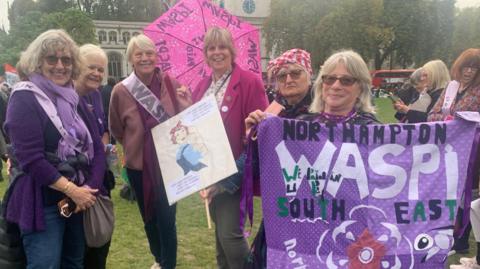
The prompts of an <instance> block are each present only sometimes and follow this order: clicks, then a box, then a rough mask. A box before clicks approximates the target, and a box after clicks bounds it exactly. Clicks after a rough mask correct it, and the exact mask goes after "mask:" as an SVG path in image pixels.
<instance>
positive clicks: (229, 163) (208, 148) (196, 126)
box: [152, 97, 237, 205]
mask: <svg viewBox="0 0 480 269" xmlns="http://www.w3.org/2000/svg"><path fill="white" fill-rule="evenodd" d="M152 136H153V141H154V144H155V152H156V153H157V159H158V162H159V165H160V170H161V172H162V176H163V183H164V185H165V190H166V192H167V198H168V203H169V204H170V205H172V204H174V203H176V202H177V201H179V200H180V199H182V198H185V197H187V196H188V195H190V194H192V193H195V192H198V191H200V190H202V189H204V188H206V187H208V186H210V185H212V184H214V183H216V182H218V181H220V180H222V179H224V178H226V177H228V176H230V175H232V174H234V173H236V172H237V166H236V165H235V160H234V158H233V154H232V150H231V149H230V144H229V142H228V138H227V133H226V132H225V128H224V126H223V122H222V118H221V116H220V111H219V110H218V107H217V103H216V102H215V99H214V98H213V97H208V98H204V99H202V100H201V101H199V102H198V103H196V104H194V105H192V106H191V107H189V108H187V109H186V110H184V111H182V112H181V113H179V114H178V115H176V116H174V117H172V118H170V119H168V120H167V121H165V122H163V123H161V124H159V125H158V126H156V127H154V128H153V129H152Z"/></svg>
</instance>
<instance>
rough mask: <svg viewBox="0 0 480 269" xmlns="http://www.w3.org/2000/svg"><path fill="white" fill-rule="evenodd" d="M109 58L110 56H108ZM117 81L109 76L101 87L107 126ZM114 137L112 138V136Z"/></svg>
mask: <svg viewBox="0 0 480 269" xmlns="http://www.w3.org/2000/svg"><path fill="white" fill-rule="evenodd" d="M107 60H108V58H107ZM115 84H117V82H116V81H115V78H114V77H108V79H107V84H105V85H104V86H103V87H101V89H100V93H101V95H102V105H103V112H104V113H105V120H106V124H105V127H107V126H108V111H109V110H110V97H111V96H112V90H113V86H115ZM110 139H112V138H110ZM109 143H112V144H115V143H114V141H111V140H110V141H109Z"/></svg>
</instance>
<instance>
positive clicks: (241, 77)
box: [192, 27, 268, 269]
mask: <svg viewBox="0 0 480 269" xmlns="http://www.w3.org/2000/svg"><path fill="white" fill-rule="evenodd" d="M235 55H236V53H235V47H234V44H233V40H232V35H231V33H230V32H229V31H228V30H227V29H224V28H219V27H212V28H210V29H208V31H207V33H206V34H205V38H204V43H203V56H204V58H205V62H207V64H208V66H209V67H210V68H211V69H212V74H211V75H210V76H208V77H206V78H205V79H203V80H202V81H200V83H199V84H198V86H197V87H196V89H195V91H194V92H193V96H192V98H193V101H194V102H197V101H199V100H200V99H202V98H205V97H207V96H213V97H215V99H216V101H217V104H218V107H219V109H220V113H221V116H222V120H223V123H224V125H225V131H226V133H227V137H228V140H229V142H230V147H231V149H232V153H233V157H234V158H235V160H236V161H237V167H239V168H240V169H239V171H242V167H243V162H244V158H243V157H242V158H241V156H244V155H241V154H242V152H243V149H244V139H245V125H244V120H245V118H246V117H247V116H248V113H250V112H252V111H255V110H256V109H261V110H263V109H265V108H266V107H267V105H268V100H267V96H266V95H265V90H264V87H263V83H262V81H261V80H260V79H259V78H258V77H256V75H255V74H253V73H251V72H249V71H246V70H243V69H242V68H240V67H239V66H238V65H237V64H235ZM241 179H242V173H241V172H239V173H237V174H235V175H233V176H231V177H229V178H227V179H224V180H222V181H220V182H218V183H217V184H214V185H212V186H210V187H208V188H207V189H205V190H204V191H202V192H201V193H200V195H201V197H202V198H203V199H207V200H208V201H209V202H210V203H209V205H210V212H211V216H212V219H213V221H214V222H215V243H216V250H217V266H218V268H221V269H226V268H230V269H235V268H241V267H242V266H243V263H244V259H245V258H246V256H247V255H248V250H249V248H248V243H247V240H246V239H245V237H244V235H243V232H242V231H241V229H240V194H241V192H240V190H239V188H240V184H241V183H240V182H241Z"/></svg>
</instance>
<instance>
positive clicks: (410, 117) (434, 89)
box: [393, 60, 450, 123]
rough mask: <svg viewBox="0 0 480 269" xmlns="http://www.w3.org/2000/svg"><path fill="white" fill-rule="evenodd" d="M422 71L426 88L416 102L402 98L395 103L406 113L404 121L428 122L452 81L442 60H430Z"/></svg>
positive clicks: (396, 107) (400, 110)
mask: <svg viewBox="0 0 480 269" xmlns="http://www.w3.org/2000/svg"><path fill="white" fill-rule="evenodd" d="M422 72H423V73H422V75H421V78H420V80H421V81H424V83H425V89H424V92H423V94H422V93H421V94H419V98H418V99H417V100H415V102H416V103H415V102H413V100H411V103H410V106H409V105H408V104H405V103H404V102H403V101H402V100H398V101H396V102H395V103H394V105H393V107H394V108H395V110H397V112H398V113H401V114H404V115H405V116H403V117H402V122H408V123H416V122H426V121H427V117H428V113H429V112H430V110H431V109H432V108H433V106H434V105H435V103H436V102H437V100H438V98H439V97H440V95H441V94H442V91H443V90H444V89H445V87H446V86H447V83H448V82H449V81H450V74H449V72H448V68H447V66H446V65H445V63H444V62H442V61H441V60H434V61H429V62H428V63H426V64H425V65H423V67H422ZM422 83H423V82H422ZM414 103H415V104H414Z"/></svg>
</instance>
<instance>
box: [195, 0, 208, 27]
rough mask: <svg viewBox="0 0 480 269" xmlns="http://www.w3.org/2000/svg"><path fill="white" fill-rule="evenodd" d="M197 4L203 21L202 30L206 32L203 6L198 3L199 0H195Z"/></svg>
mask: <svg viewBox="0 0 480 269" xmlns="http://www.w3.org/2000/svg"><path fill="white" fill-rule="evenodd" d="M197 4H198V6H199V7H200V12H202V22H203V31H204V32H205V33H206V32H207V23H206V22H205V14H203V7H202V5H201V4H200V2H199V0H197Z"/></svg>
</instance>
